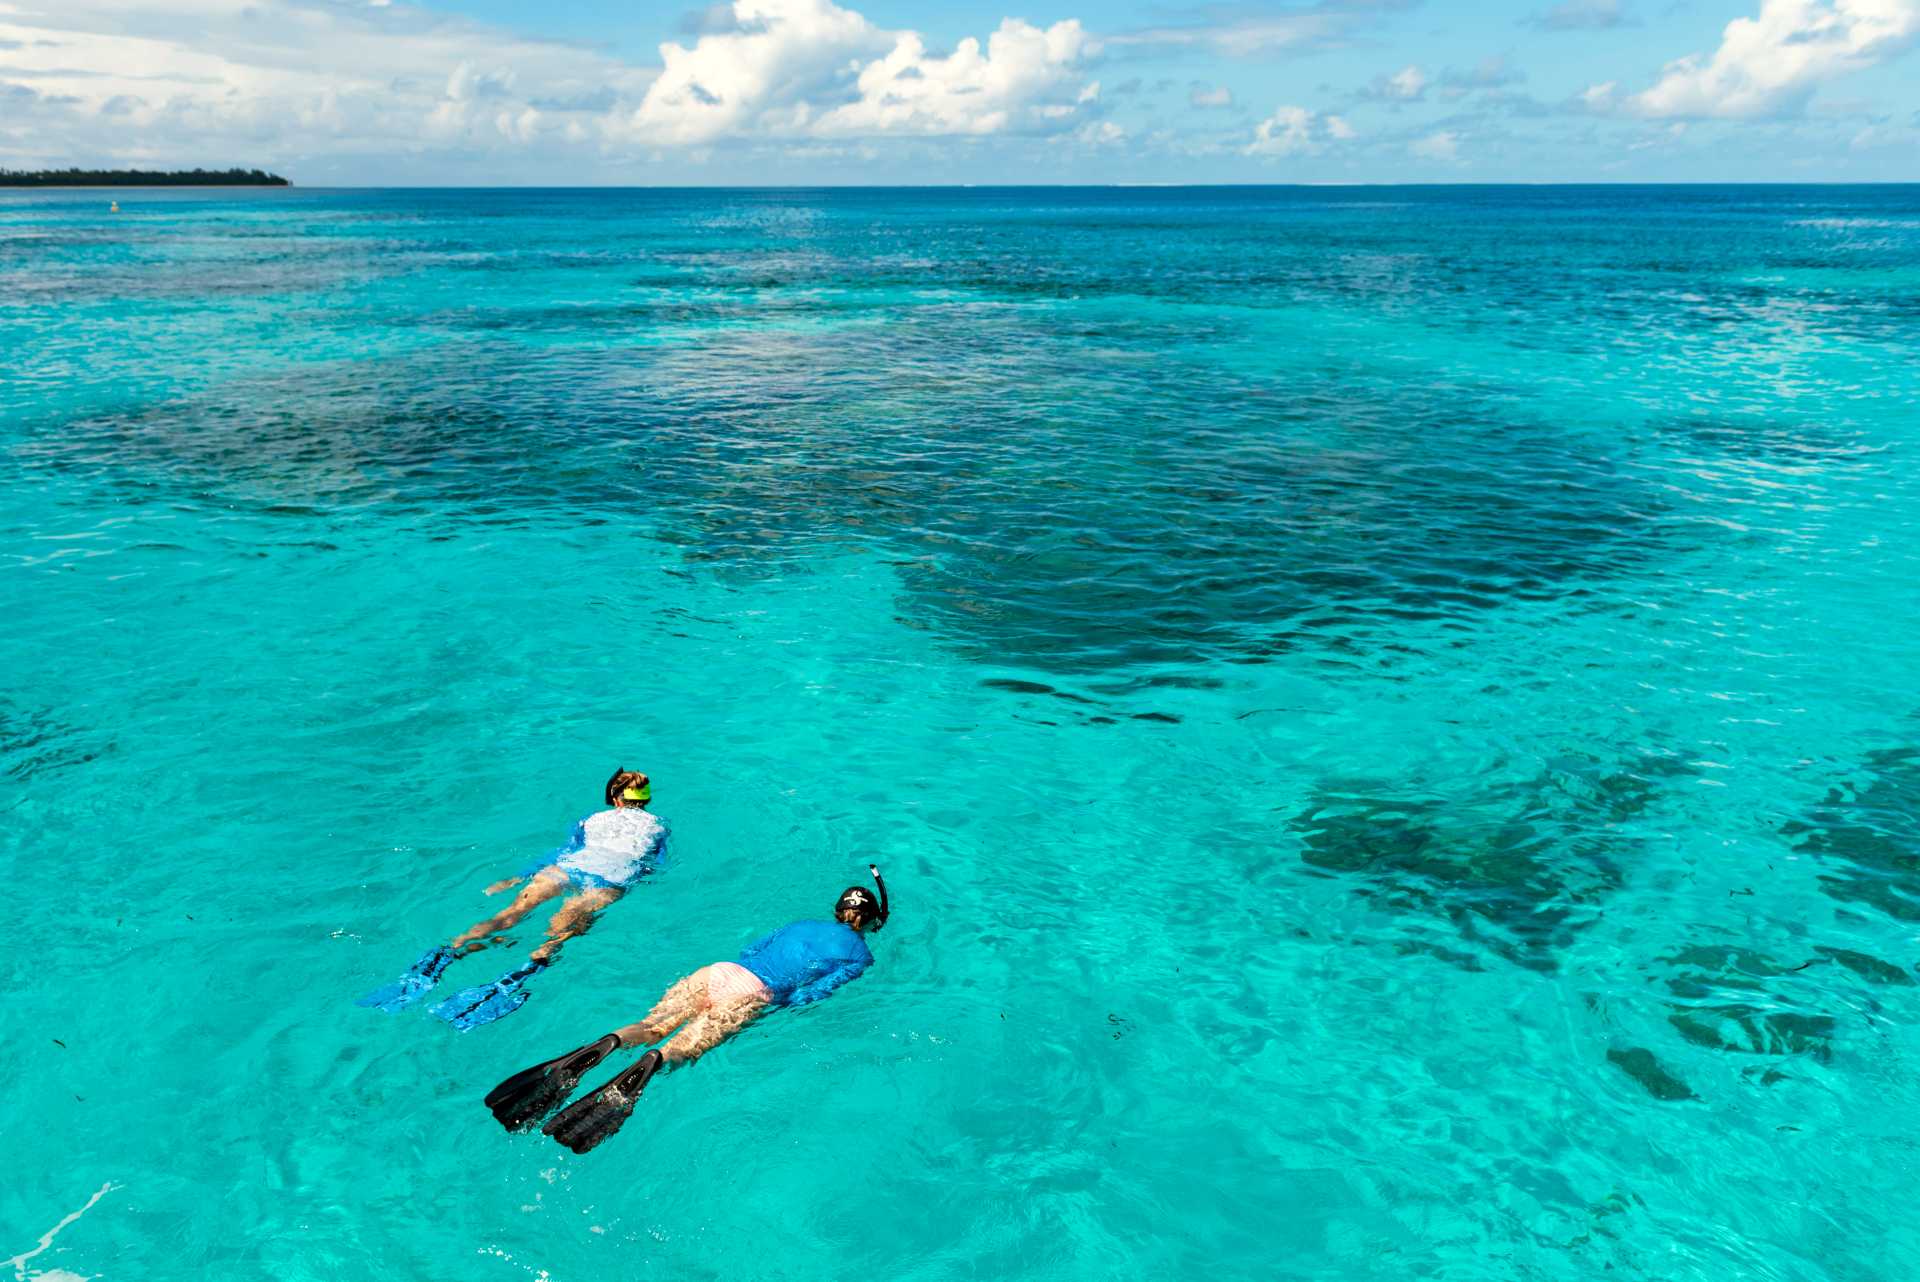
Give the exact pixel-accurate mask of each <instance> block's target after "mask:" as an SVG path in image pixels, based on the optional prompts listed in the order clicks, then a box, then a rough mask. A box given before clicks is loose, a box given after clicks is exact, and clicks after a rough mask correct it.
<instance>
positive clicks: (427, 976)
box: [359, 944, 460, 1014]
mask: <svg viewBox="0 0 1920 1282" xmlns="http://www.w3.org/2000/svg"><path fill="white" fill-rule="evenodd" d="M459 957H460V954H459V953H456V952H454V951H453V949H451V948H448V947H446V946H445V945H444V944H443V945H441V946H440V947H439V948H434V949H430V950H429V951H428V952H427V954H426V956H424V957H422V958H421V959H420V960H419V961H417V962H415V963H414V964H413V967H412V969H410V970H408V971H407V973H406V974H404V975H402V976H400V978H398V979H396V980H394V981H393V982H392V983H391V984H385V985H382V986H381V987H379V988H376V989H374V990H373V991H372V992H370V993H368V994H367V995H366V996H365V997H362V998H361V999H360V1003H359V1004H360V1005H362V1006H371V1007H373V1008H374V1009H375V1010H383V1011H386V1012H387V1013H388V1014H392V1013H393V1012H394V1011H400V1010H405V1009H406V1008H407V1007H409V1006H411V1005H413V1004H414V1003H415V1002H417V1001H419V1000H420V999H421V998H422V997H425V996H426V995H427V991H428V990H429V989H431V988H432V987H433V986H434V985H435V984H437V983H439V982H440V976H442V975H444V974H446V973H447V967H449V966H451V965H453V963H454V962H455V961H457V960H458V959H459Z"/></svg>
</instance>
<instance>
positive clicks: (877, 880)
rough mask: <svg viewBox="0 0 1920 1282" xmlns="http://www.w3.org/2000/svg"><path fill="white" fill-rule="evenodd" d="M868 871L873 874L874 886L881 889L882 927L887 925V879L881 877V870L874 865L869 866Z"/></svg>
mask: <svg viewBox="0 0 1920 1282" xmlns="http://www.w3.org/2000/svg"><path fill="white" fill-rule="evenodd" d="M867 871H868V872H870V873H872V874H873V884H874V885H876V886H878V887H879V888H880V923H879V924H880V925H881V926H884V925H886V924H887V879H886V878H885V877H882V876H881V875H880V869H879V868H877V867H875V866H874V865H873V864H868V865H867Z"/></svg>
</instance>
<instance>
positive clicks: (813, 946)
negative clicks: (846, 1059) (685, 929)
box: [740, 921, 873, 1006]
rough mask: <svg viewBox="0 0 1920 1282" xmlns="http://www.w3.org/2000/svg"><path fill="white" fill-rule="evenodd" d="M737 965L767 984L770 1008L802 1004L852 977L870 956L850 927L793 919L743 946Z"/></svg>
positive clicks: (869, 961) (817, 998)
mask: <svg viewBox="0 0 1920 1282" xmlns="http://www.w3.org/2000/svg"><path fill="white" fill-rule="evenodd" d="M740 964H741V965H742V966H745V967H746V968H747V969H748V970H750V971H752V972H753V975H754V978H756V979H758V980H759V981H760V982H761V983H763V984H765V985H766V986H767V991H768V992H769V993H771V994H772V995H773V1004H774V1005H775V1006H805V1005H806V1004H807V1003H808V1002H817V1001H819V1000H820V999H821V998H822V997H825V996H826V995H827V994H829V993H831V992H832V991H833V990H834V989H836V988H838V987H840V985H842V984H844V983H846V982H847V981H848V980H850V979H858V978H859V977H860V972H862V971H864V970H865V969H866V968H867V967H869V966H871V965H873V954H872V953H870V952H868V951H867V941H866V940H864V939H862V938H860V932H859V931H857V930H855V929H853V928H852V927H851V926H843V925H842V924H840V923H839V922H837V921H796V922H794V923H793V924H792V925H790V926H782V927H781V928H780V929H778V930H776V931H774V932H773V933H772V934H771V935H768V936H767V937H766V938H765V939H761V940H757V941H755V942H754V943H751V944H748V945H747V947H746V951H745V952H742V953H741V954H740Z"/></svg>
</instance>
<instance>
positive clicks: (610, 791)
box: [607, 766, 646, 810]
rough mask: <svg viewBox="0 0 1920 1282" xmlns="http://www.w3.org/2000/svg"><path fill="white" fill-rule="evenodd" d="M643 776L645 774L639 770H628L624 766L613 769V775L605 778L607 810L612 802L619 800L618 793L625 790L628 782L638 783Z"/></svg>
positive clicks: (610, 807)
mask: <svg viewBox="0 0 1920 1282" xmlns="http://www.w3.org/2000/svg"><path fill="white" fill-rule="evenodd" d="M645 778H646V775H644V774H642V773H640V771H638V770H629V769H627V768H626V767H625V766H622V767H620V769H618V770H616V771H614V772H613V777H612V778H611V779H609V780H607V808H608V809H609V810H611V809H612V808H613V806H614V803H615V802H617V801H619V800H620V794H621V793H622V792H624V791H626V788H627V785H628V784H638V783H639V782H640V781H641V780H642V779H645Z"/></svg>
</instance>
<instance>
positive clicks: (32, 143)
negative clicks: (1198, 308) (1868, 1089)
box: [0, 0, 1110, 166]
mask: <svg viewBox="0 0 1920 1282" xmlns="http://www.w3.org/2000/svg"><path fill="white" fill-rule="evenodd" d="M716 28H717V29H716ZM705 30H706V34H703V35H700V36H699V37H698V38H696V39H694V40H693V42H692V43H691V44H690V45H689V44H682V43H673V42H669V43H666V44H663V45H661V46H660V65H659V66H657V67H656V66H649V65H642V64H636V63H633V62H628V61H626V60H624V59H621V58H618V57H614V56H612V55H610V54H608V53H605V52H603V51H601V50H598V49H594V48H588V47H584V46H581V45H577V44H571V43H568V42H565V41H557V40H540V39H532V38H527V37H522V36H516V35H514V34H512V33H511V32H507V31H504V30H502V29H500V28H498V27H492V26H487V25H485V24H481V23H477V22H470V21H466V20H464V19H456V18H450V17H446V16H444V15H440V14H436V13H433V12H430V11H428V10H426V9H422V8H418V7H415V6H412V5H409V4H406V3H389V4H374V3H370V2H368V0H358V2H355V3H344V2H342V0H0V102H4V107H3V108H0V158H4V160H5V162H6V163H8V164H12V165H23V166H24V165H32V164H35V163H59V164H68V163H86V164H96V163H123V164H125V163H147V162H163V163H166V164H169V165H174V164H180V163H189V164H191V163H221V164H224V163H230V162H234V161H244V162H246V163H261V164H275V165H279V164H289V163H292V162H294V161H295V160H301V159H304V160H305V161H307V162H311V161H312V160H313V159H314V158H315V157H321V156H331V157H353V156H383V157H387V158H389V161H388V163H390V164H399V165H406V164H408V163H409V162H408V161H406V160H405V159H397V160H396V159H394V158H405V157H416V156H445V157H462V158H469V159H471V158H484V157H487V156H490V155H497V154H500V153H505V152H509V151H511V152H518V153H520V154H521V155H522V156H527V155H534V154H545V153H538V151H537V149H539V148H542V147H548V146H558V147H568V148H594V149H597V150H598V151H599V152H600V153H601V154H602V155H604V156H609V157H618V156H621V155H632V154H647V153H649V152H651V153H653V154H658V149H660V148H663V147H684V148H688V149H690V154H698V151H697V150H695V149H702V148H706V147H709V146H711V145H713V144H715V143H720V142H724V141H730V140H735V139H748V140H751V139H777V140H786V141H788V142H793V141H795V140H807V139H814V140H829V139H831V140H844V139H853V138H864V137H876V138H878V137H885V136H902V137H912V136H919V137H926V136H938V135H981V134H999V133H1008V134H1020V133H1027V134H1055V133H1057V134H1061V135H1064V136H1080V135H1078V134H1076V131H1077V130H1078V129H1080V127H1082V126H1084V125H1086V124H1088V123H1098V122H1099V121H1100V120H1101V116H1102V109H1101V107H1100V105H1099V101H1098V97H1099V88H1098V84H1097V82H1094V81H1092V80H1091V78H1090V77H1089V76H1088V75H1087V74H1086V67H1087V64H1088V63H1089V62H1090V61H1091V59H1092V57H1093V56H1094V54H1095V52H1096V46H1095V43H1094V41H1093V40H1092V38H1091V37H1090V36H1089V35H1088V33H1087V32H1086V30H1085V29H1084V28H1083V27H1082V26H1081V24H1080V23H1079V22H1077V21H1073V20H1067V21H1061V22H1055V23H1053V24H1052V25H1051V26H1047V27H1036V26H1034V25H1032V24H1030V23H1028V22H1025V21H1022V20H1020V19H1017V18H1009V19H1007V20H1005V21H1003V22H1002V23H1000V25H999V27H998V29H996V30H994V31H993V32H992V33H991V34H990V35H988V36H987V37H986V38H985V40H984V41H982V40H977V39H966V40H962V41H960V42H959V43H958V44H957V45H956V46H955V47H954V48H952V49H951V50H950V51H941V50H934V49H931V48H929V46H928V44H927V42H926V41H925V39H924V38H923V37H922V36H920V35H919V34H918V33H916V32H913V31H904V30H898V31H897V30H889V29H886V28H882V27H879V26H876V25H875V24H874V23H872V22H870V21H869V20H868V19H867V18H866V17H865V16H864V15H862V14H861V13H859V12H857V11H855V10H853V9H849V8H843V7H841V6H840V5H837V4H835V3H833V0H732V3H731V4H730V5H727V6H725V7H723V8H721V9H720V10H718V11H717V12H716V13H710V14H709V15H708V20H707V22H706V24H705ZM1085 136H1087V137H1092V138H1100V139H1102V140H1105V139H1108V138H1109V137H1110V135H1106V134H1103V133H1100V132H1099V131H1095V133H1093V134H1088V135H1085Z"/></svg>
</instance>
